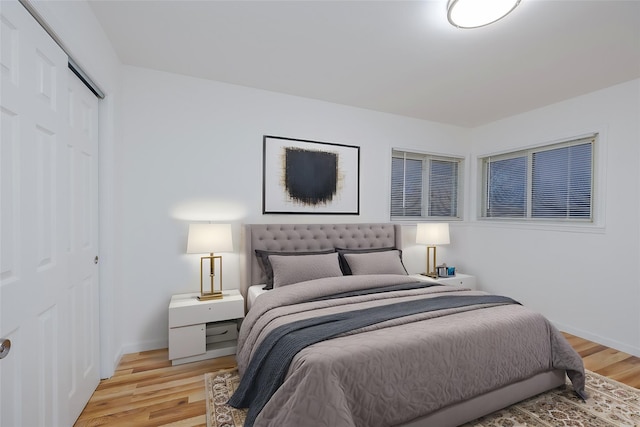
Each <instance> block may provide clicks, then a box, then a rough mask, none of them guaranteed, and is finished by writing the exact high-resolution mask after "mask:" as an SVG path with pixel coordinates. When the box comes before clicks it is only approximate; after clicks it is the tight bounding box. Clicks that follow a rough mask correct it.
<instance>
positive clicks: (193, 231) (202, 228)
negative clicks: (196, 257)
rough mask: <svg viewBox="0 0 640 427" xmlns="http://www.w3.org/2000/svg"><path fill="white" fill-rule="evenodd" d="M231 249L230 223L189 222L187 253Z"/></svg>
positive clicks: (230, 250) (226, 250)
mask: <svg viewBox="0 0 640 427" xmlns="http://www.w3.org/2000/svg"><path fill="white" fill-rule="evenodd" d="M232 251H233V242H232V240H231V224H189V237H188V238H187V253H188V254H204V253H216V252H232Z"/></svg>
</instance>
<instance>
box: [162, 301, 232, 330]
mask: <svg viewBox="0 0 640 427" xmlns="http://www.w3.org/2000/svg"><path fill="white" fill-rule="evenodd" d="M194 299H195V297H194ZM216 302H218V303H217V304H216V303H212V302H209V301H197V299H196V300H195V302H192V304H190V305H184V306H176V307H173V308H171V309H170V310H169V327H170V328H173V327H177V326H183V325H193V324H194V323H208V322H218V321H222V320H229V319H239V318H241V317H244V300H243V299H242V298H235V299H234V298H228V299H226V298H223V299H221V300H216Z"/></svg>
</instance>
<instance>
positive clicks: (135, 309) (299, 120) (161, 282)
mask: <svg viewBox="0 0 640 427" xmlns="http://www.w3.org/2000/svg"><path fill="white" fill-rule="evenodd" d="M123 74H124V80H123V82H124V83H123V94H124V95H123V96H124V98H123V128H122V133H123V137H124V139H123V146H122V153H121V155H122V157H121V158H120V159H119V162H118V163H119V165H120V170H121V176H120V179H121V180H122V182H123V183H125V187H124V189H123V200H122V204H123V211H122V220H123V222H124V224H123V227H124V228H123V231H124V233H123V236H122V257H123V259H124V264H123V272H122V280H123V282H122V283H123V286H124V292H125V295H124V300H125V302H124V304H123V306H122V307H121V310H120V313H121V315H122V316H123V319H124V322H125V324H126V325H127V327H126V328H125V330H124V331H123V338H122V339H123V343H124V351H125V353H127V352H132V351H140V350H143V349H151V348H161V347H166V345H167V306H168V304H169V299H170V297H171V295H172V294H175V293H181V292H193V291H198V290H199V280H200V277H199V257H198V256H195V255H187V254H185V251H186V239H187V228H188V224H189V223H190V222H195V221H208V220H211V221H219V222H230V223H232V224H233V227H234V239H235V249H236V253H235V254H223V261H224V286H225V288H237V287H238V286H239V274H240V272H239V255H238V253H237V251H238V250H239V238H240V225H241V224H243V223H265V222H271V223H276V222H307V223H312V222H385V221H389V187H390V178H389V176H390V165H391V159H390V154H391V148H392V147H403V148H413V149H421V150H429V151H434V152H442V153H450V154H456V155H464V154H465V153H466V152H467V151H468V146H467V141H468V133H469V131H468V130H465V129H460V128H457V127H453V126H448V125H442V124H436V123H431V122H426V121H421V120H415V119H409V118H405V117H399V116H393V115H389V114H382V113H377V112H372V111H367V110H362V109H357V108H352V107H346V106H340V105H336V104H330V103H326V102H320V101H315V100H310V99H304V98H298V97H293V96H287V95H282V94H276V93H272V92H266V91H260V90H255V89H249V88H244V87H239V86H233V85H228V84H224V83H218V82H211V81H206V80H200V79H195V78H191V77H185V76H178V75H174V74H168V73H163V72H156V71H152V70H148V69H142V68H134V67H125V68H124V72H123ZM265 134H266V135H277V136H285V137H292V138H301V139H309V140H316V141H324V142H337V143H343V144H350V145H357V146H360V147H361V148H360V168H361V171H360V179H361V181H360V182H361V187H360V215H359V216H325V215H322V216H308V215H262V136H263V135H265ZM422 262H423V261H422V258H420V263H422ZM418 268H419V267H418ZM416 271H417V270H416Z"/></svg>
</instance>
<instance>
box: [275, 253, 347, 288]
mask: <svg viewBox="0 0 640 427" xmlns="http://www.w3.org/2000/svg"><path fill="white" fill-rule="evenodd" d="M269 261H270V262H271V267H272V268H273V287H274V288H277V287H279V286H286V285H290V284H292V283H298V282H304V281H306V280H313V279H322V278H324V277H337V276H342V270H340V264H339V263H338V253H337V252H333V253H330V254H322V255H300V256H282V255H271V256H269Z"/></svg>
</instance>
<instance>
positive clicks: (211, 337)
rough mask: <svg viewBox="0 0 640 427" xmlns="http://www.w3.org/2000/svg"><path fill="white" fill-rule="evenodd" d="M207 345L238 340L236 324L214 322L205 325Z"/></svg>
mask: <svg viewBox="0 0 640 427" xmlns="http://www.w3.org/2000/svg"><path fill="white" fill-rule="evenodd" d="M206 335H207V344H211V343H214V342H222V341H231V340H235V339H237V338H238V324H237V323H236V322H216V323H209V324H207V334H206Z"/></svg>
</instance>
